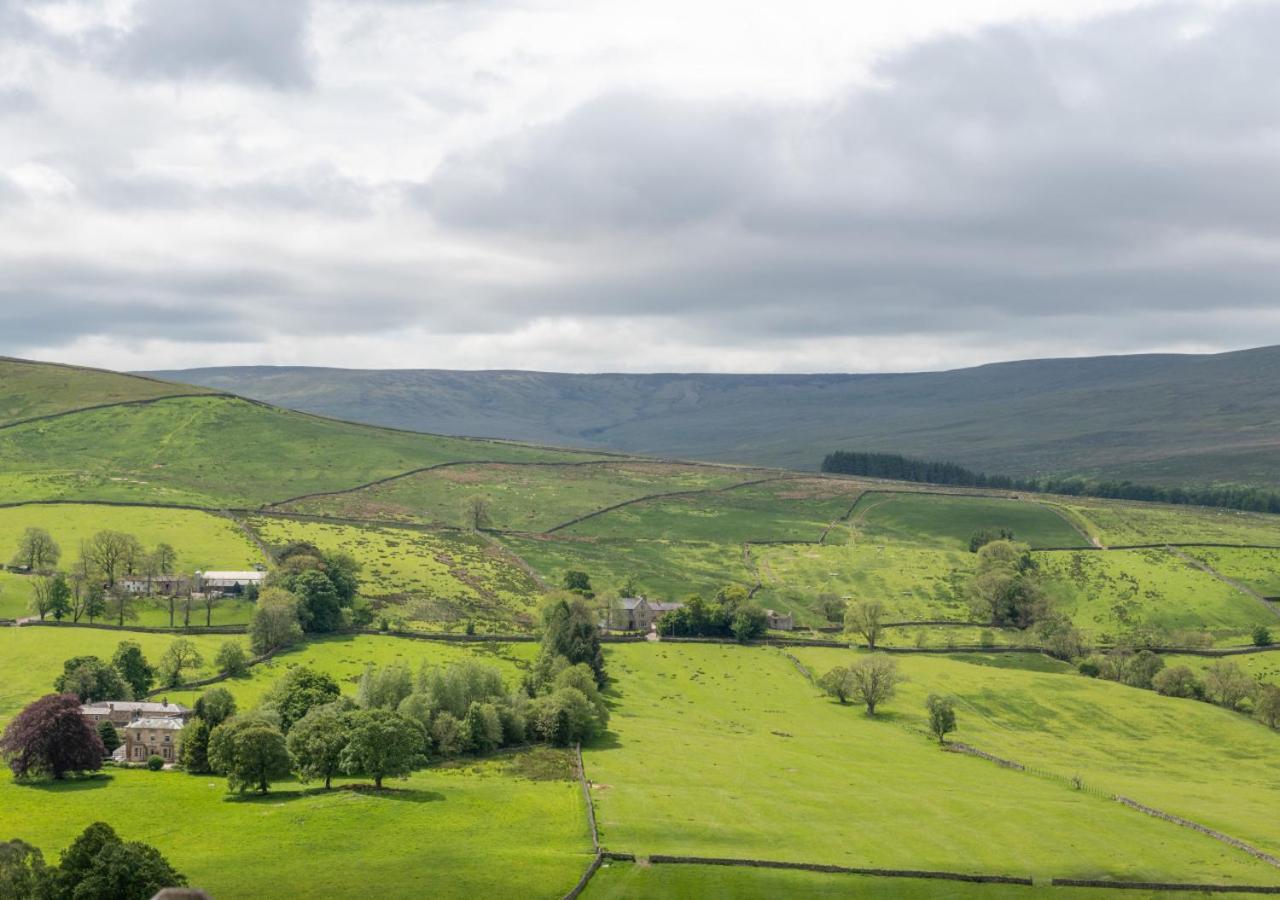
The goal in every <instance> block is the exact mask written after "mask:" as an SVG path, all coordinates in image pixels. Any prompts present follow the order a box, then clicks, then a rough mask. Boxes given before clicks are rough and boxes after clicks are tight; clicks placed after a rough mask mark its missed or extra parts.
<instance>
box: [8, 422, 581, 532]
mask: <svg viewBox="0 0 1280 900" xmlns="http://www.w3.org/2000/svg"><path fill="white" fill-rule="evenodd" d="M264 448H269V452H267V451H265V450H264ZM588 458H591V456H590V455H589V454H588V455H582V454H576V453H573V452H569V451H556V450H548V449H543V448H539V447H529V446H522V445H520V444H510V443H505V442H502V441H481V440H466V439H462V438H449V437H439V436H436V435H425V434H410V433H407V432H396V431H388V430H385V429H379V428H374V427H371V426H365V425H353V424H350V423H346V422H338V421H335V420H332V419H321V418H318V417H315V416H308V415H304V414H302V413H294V412H287V411H285V410H282V409H275V408H273V407H268V406H263V405H261V404H257V403H251V402H249V401H246V400H237V399H229V398H225V397H209V398H182V399H174V400H161V401H159V402H156V403H152V404H150V405H147V406H120V407H113V408H111V409H102V410H90V411H86V412H79V413H76V414H75V415H71V416H65V417H62V418H59V419H53V420H49V421H42V422H32V423H29V424H25V425H18V426H16V427H13V428H7V429H3V430H0V493H2V494H3V496H5V497H7V498H8V499H11V500H51V499H73V500H79V499H95V500H125V501H138V502H149V503H182V504H191V505H195V506H201V507H209V508H215V509H217V508H225V507H256V506H259V505H262V504H266V503H271V502H274V501H280V500H285V499H288V498H290V497H293V496H296V495H299V494H306V493H311V492H314V491H332V490H339V489H344V488H352V487H357V486H359V485H361V484H363V483H365V482H368V481H373V480H374V479H378V478H385V477H388V476H391V475H396V474H399V473H402V472H407V471H409V470H411V469H415V468H419V467H422V466H428V465H433V464H436V463H441V462H450V461H454V460H469V459H474V460H484V459H489V460H502V461H521V462H523V461H554V460H572V459H588Z"/></svg>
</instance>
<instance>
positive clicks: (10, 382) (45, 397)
mask: <svg viewBox="0 0 1280 900" xmlns="http://www.w3.org/2000/svg"><path fill="white" fill-rule="evenodd" d="M203 393H207V389H206V388H200V387H193V386H191V385H188V384H171V383H168V382H164V381H154V380H152V379H150V378H138V377H137V376H134V375H121V374H118V373H116V372H103V371H100V370H96V369H78V368H75V367H74V366H59V365H51V364H49V363H39V362H27V361H23V360H16V359H0V425H3V424H5V423H9V422H16V421H20V420H22V419H30V418H33V417H35V416H48V415H56V414H58V413H63V412H67V411H69V410H73V409H82V408H83V407H86V406H98V405H100V404H104V403H126V402H129V401H134V400H150V399H153V398H155V397H165V396H168V395H170V394H203Z"/></svg>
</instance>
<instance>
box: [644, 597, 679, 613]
mask: <svg viewBox="0 0 1280 900" xmlns="http://www.w3.org/2000/svg"><path fill="white" fill-rule="evenodd" d="M683 606H684V604H683V603H661V602H659V601H657V600H650V601H649V608H650V609H651V610H653V611H654V612H671V610H673V609H681V608H682V607H683Z"/></svg>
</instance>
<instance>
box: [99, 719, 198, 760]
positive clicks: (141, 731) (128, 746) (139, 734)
mask: <svg viewBox="0 0 1280 900" xmlns="http://www.w3.org/2000/svg"><path fill="white" fill-rule="evenodd" d="M180 731H182V721H181V720H180V719H176V718H173V717H172V716H158V717H147V718H141V719H134V720H133V721H132V722H130V723H129V724H128V725H126V726H125V727H124V743H123V744H121V745H120V747H119V748H118V749H117V750H116V753H115V755H116V756H123V757H124V759H126V760H128V761H129V762H145V761H146V760H147V758H148V757H151V756H158V757H160V758H161V759H163V760H164V761H165V762H166V763H171V762H174V761H176V760H177V758H178V732H180ZM121 750H123V751H124V753H123V754H121V753H120V751H121Z"/></svg>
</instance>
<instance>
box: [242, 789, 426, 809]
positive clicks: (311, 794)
mask: <svg viewBox="0 0 1280 900" xmlns="http://www.w3.org/2000/svg"><path fill="white" fill-rule="evenodd" d="M345 793H353V794H360V795H361V796H365V797H372V798H374V799H376V800H399V801H400V802H402V803H436V802H438V801H443V800H444V799H445V796H444V794H442V793H440V792H439V791H423V790H418V789H416V788H393V787H384V788H383V789H382V790H377V789H376V788H374V786H373V785H372V784H344V785H341V786H339V787H336V788H334V789H333V790H331V791H326V790H325V789H324V788H311V789H308V790H305V791H272V792H270V793H266V794H257V793H253V794H229V795H227V796H226V797H224V798H223V802H224V803H250V804H252V803H265V804H268V805H273V804H279V803H292V802H293V801H295V800H308V799H313V798H316V797H338V796H341V795H342V794H345Z"/></svg>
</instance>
